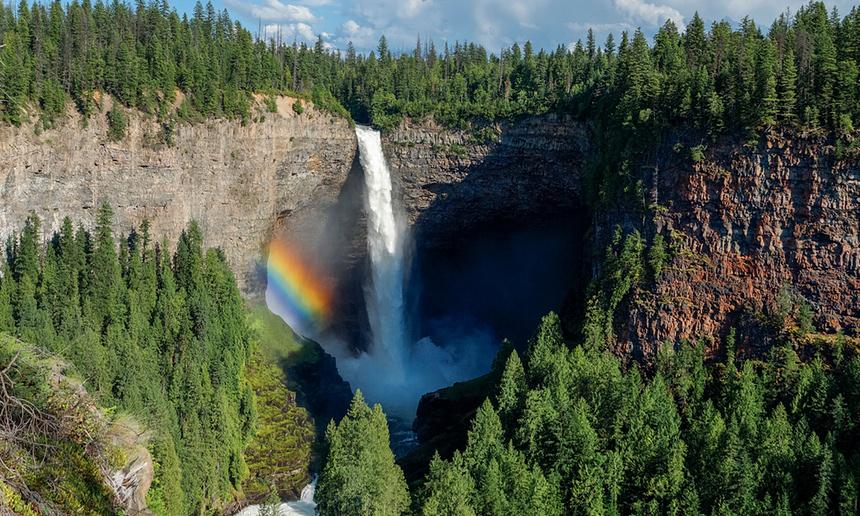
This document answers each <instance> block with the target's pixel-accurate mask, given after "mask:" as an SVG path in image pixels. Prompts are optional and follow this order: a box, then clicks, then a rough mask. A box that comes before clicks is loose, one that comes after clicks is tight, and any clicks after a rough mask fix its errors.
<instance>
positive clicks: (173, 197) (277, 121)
mask: <svg viewBox="0 0 860 516" xmlns="http://www.w3.org/2000/svg"><path fill="white" fill-rule="evenodd" d="M108 102H109V100H107V99H106V100H105V105H104V106H103V111H106V110H107V109H108ZM292 102H293V100H292V99H289V98H286V97H283V98H280V99H278V101H277V105H278V111H277V113H268V112H262V111H261V112H260V115H262V116H263V117H264V120H262V121H260V120H259V119H258V121H255V122H253V123H249V124H247V125H243V124H242V123H240V122H239V121H226V120H217V121H209V122H206V123H202V124H194V125H189V124H183V125H179V126H178V127H177V128H176V132H175V136H174V143H173V144H172V145H170V146H166V145H163V144H161V143H157V142H158V135H159V131H160V127H159V126H158V125H157V124H156V123H155V122H153V121H151V120H149V119H147V118H144V117H141V116H139V115H130V117H129V128H128V136H127V137H126V138H125V139H124V140H123V141H121V142H118V143H111V142H109V141H107V137H106V134H107V124H106V120H105V117H104V116H103V115H97V116H95V117H92V118H91V119H90V120H89V121H88V123H87V124H84V123H83V122H82V120H81V119H80V117H79V116H77V115H76V114H74V113H73V114H71V115H69V118H68V119H67V120H65V121H64V122H63V123H62V124H61V125H60V126H59V127H58V128H57V129H52V130H49V131H46V132H44V133H42V134H39V135H36V134H35V133H34V132H33V130H32V128H31V127H24V128H14V127H10V126H4V127H2V128H0V238H3V239H5V238H6V237H8V236H9V235H10V234H11V233H12V232H14V231H17V230H19V229H20V227H21V224H22V223H23V221H24V219H25V217H26V216H27V214H28V213H29V212H31V211H32V212H35V213H36V214H37V215H39V217H40V218H41V219H42V221H43V229H44V236H45V238H49V237H50V233H51V232H52V231H54V230H56V229H57V228H58V227H59V225H60V224H61V222H62V219H63V217H65V216H69V217H71V218H72V220H74V221H81V222H82V223H83V224H84V225H86V226H92V225H93V224H94V219H95V212H96V211H97V208H98V207H99V205H100V204H101V203H103V202H108V203H110V204H111V205H112V207H113V209H114V212H115V214H116V224H115V228H114V229H115V230H116V232H118V233H126V232H128V231H129V230H130V229H131V228H132V227H133V226H136V225H139V224H140V223H141V222H142V221H143V220H144V219H149V221H150V223H151V231H152V232H153V234H154V235H155V236H156V237H158V238H161V237H167V238H168V239H169V240H171V241H174V240H175V239H176V237H177V236H178V235H179V233H180V232H181V231H182V230H183V229H184V228H185V227H186V226H187V224H188V222H189V221H191V220H192V219H194V220H197V221H198V222H199V224H200V225H201V227H202V229H203V234H204V235H205V245H207V246H213V247H216V246H217V247H220V248H222V249H223V250H224V253H225V255H226V257H227V260H228V261H229V263H230V264H231V266H232V267H233V268H234V271H235V272H236V275H237V278H238V280H239V283H240V286H241V287H242V288H243V290H244V291H245V292H246V293H248V292H254V291H259V290H260V284H259V282H258V281H257V280H258V279H259V278H258V276H257V275H256V274H255V263H256V261H257V260H258V258H259V256H260V252H261V249H262V248H263V246H264V245H265V243H266V242H267V241H268V240H269V237H270V235H271V232H272V231H273V230H274V229H275V228H276V227H277V225H278V224H279V221H283V220H284V219H285V218H287V217H288V216H289V215H290V214H298V213H302V212H305V211H312V210H317V209H320V208H322V207H325V206H327V205H331V204H333V203H334V202H335V201H336V200H337V197H338V194H339V192H340V187H341V185H342V184H343V183H344V181H346V177H347V174H348V172H349V169H350V166H351V164H352V161H353V157H354V155H355V149H356V142H355V136H354V134H353V131H352V127H351V126H350V124H349V123H348V122H347V121H346V120H344V119H341V118H337V117H333V116H331V115H328V114H326V113H323V112H320V111H317V110H314V109H313V108H312V107H310V106H309V107H308V108H306V109H305V111H304V113H303V114H302V115H297V114H296V113H295V112H294V111H293V110H292V109H291V105H292Z"/></svg>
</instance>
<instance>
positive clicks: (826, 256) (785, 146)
mask: <svg viewBox="0 0 860 516" xmlns="http://www.w3.org/2000/svg"><path fill="white" fill-rule="evenodd" d="M651 186H652V195H653V196H654V197H655V199H656V201H657V204H658V208H657V210H656V216H655V227H654V228H653V229H654V230H657V231H660V232H662V233H663V234H664V235H666V236H668V237H669V240H670V241H671V242H672V244H673V246H674V247H675V248H676V249H677V252H676V255H675V258H674V259H673V261H672V263H671V266H670V267H669V269H668V270H667V271H666V272H665V273H664V274H663V276H662V277H661V278H660V280H659V281H658V282H657V284H656V286H655V287H654V289H653V291H651V292H644V293H642V294H641V295H640V296H639V297H638V299H636V300H635V301H634V307H633V310H632V314H631V317H630V319H629V322H628V323H627V325H626V328H625V331H624V332H623V333H622V342H621V350H622V351H626V352H631V351H632V352H634V354H638V353H642V354H644V355H645V356H653V352H654V351H655V349H656V346H657V345H658V344H659V343H662V342H665V341H669V342H678V341H680V340H683V339H695V338H706V339H708V338H710V339H712V345H711V349H712V350H714V349H716V348H717V343H718V339H719V337H720V336H723V335H725V333H726V332H727V330H728V328H729V326H733V325H737V324H739V323H740V322H741V315H743V314H756V313H762V312H767V311H769V310H770V308H769V307H772V306H774V304H775V301H776V297H777V296H778V294H779V293H780V291H781V290H782V289H783V288H786V287H787V288H790V289H792V290H793V292H794V294H795V295H799V296H802V297H803V298H804V299H805V300H806V301H807V302H809V303H810V304H811V306H812V308H813V310H814V313H815V317H814V322H815V324H816V326H817V328H818V329H819V330H821V331H824V332H839V331H841V332H845V333H846V334H849V335H857V334H858V333H860V204H858V203H860V159H858V158H857V157H856V155H855V157H850V158H844V159H839V158H838V157H837V154H836V149H835V144H834V142H833V141H832V140H830V139H827V138H825V137H823V136H815V135H801V134H793V133H790V132H783V133H771V134H767V135H765V136H763V137H762V139H761V141H760V142H759V144H758V145H757V146H754V147H753V146H748V145H744V144H743V143H742V142H740V141H734V140H729V141H723V142H721V143H720V144H719V145H716V146H714V147H713V148H711V149H709V150H708V152H707V153H706V157H705V159H704V160H703V161H701V162H699V163H690V161H689V158H687V157H686V156H678V157H676V158H675V159H674V160H670V161H669V164H668V166H665V167H663V170H662V171H660V172H659V173H658V174H657V175H656V176H655V177H654V180H653V184H652V185H651ZM771 311H772V310H771ZM741 344H744V343H741ZM748 344H751V345H755V344H756V343H755V342H749V343H748Z"/></svg>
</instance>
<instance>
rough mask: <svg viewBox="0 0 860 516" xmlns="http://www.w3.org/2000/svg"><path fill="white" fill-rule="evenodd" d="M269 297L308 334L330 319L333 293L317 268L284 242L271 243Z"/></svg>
mask: <svg viewBox="0 0 860 516" xmlns="http://www.w3.org/2000/svg"><path fill="white" fill-rule="evenodd" d="M266 278H267V279H268V288H267V289H266V301H267V302H268V304H269V308H270V309H272V310H273V311H274V312H275V313H277V314H278V315H280V316H281V317H282V318H283V319H284V320H285V321H286V322H287V324H289V325H290V326H291V327H292V328H293V329H294V330H295V331H297V332H299V333H302V334H307V333H309V332H315V331H318V330H320V329H321V328H322V327H323V326H324V325H325V323H326V322H327V321H328V317H329V313H330V309H331V296H330V293H329V290H328V288H327V286H326V284H325V283H324V282H323V281H322V280H321V279H320V276H319V274H318V273H317V271H315V270H313V269H312V268H311V267H310V266H308V264H306V263H305V262H304V261H303V260H302V258H301V256H299V254H298V253H296V252H295V251H294V250H293V249H291V248H290V247H289V246H288V245H287V244H286V243H285V242H282V241H279V240H275V241H273V242H272V243H271V244H270V245H269V260H268V262H267V264H266Z"/></svg>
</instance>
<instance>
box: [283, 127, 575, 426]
mask: <svg viewBox="0 0 860 516" xmlns="http://www.w3.org/2000/svg"><path fill="white" fill-rule="evenodd" d="M356 134H357V136H358V139H359V150H360V152H359V157H360V163H361V170H362V171H363V174H362V178H361V180H360V181H359V180H358V179H356V180H354V181H352V182H351V185H352V186H351V187H350V188H351V192H352V193H351V195H350V196H349V197H345V198H344V199H342V200H341V201H340V202H339V203H338V205H339V206H340V207H341V209H340V211H338V210H337V209H334V210H333V211H332V213H334V215H332V216H331V217H330V218H328V220H327V221H318V222H317V223H316V224H311V225H307V224H306V227H312V228H313V231H304V232H303V233H304V235H303V238H302V239H301V241H300V242H297V241H296V239H295V238H293V244H294V245H293V247H299V248H301V249H299V250H297V251H296V253H295V254H296V255H300V256H303V257H304V259H305V261H306V262H308V263H313V264H314V265H315V266H316V267H307V269H308V270H309V271H312V272H314V273H315V274H314V276H316V275H317V274H318V275H320V276H326V275H327V276H328V278H325V277H320V278H317V277H311V278H309V277H307V276H305V277H303V278H301V281H300V282H301V283H302V284H303V285H304V286H307V285H315V284H317V283H318V284H319V285H330V286H331V288H332V289H333V290H332V294H333V295H332V296H331V298H332V299H333V300H334V301H333V302H332V306H331V307H330V308H331V311H332V312H334V313H333V314H332V318H331V319H330V320H327V321H325V323H324V324H317V325H309V324H304V325H299V324H295V317H292V315H291V310H290V309H291V308H293V307H291V306H289V305H290V303H291V302H292V301H296V300H298V302H299V304H301V301H302V295H301V292H299V293H297V294H295V295H288V296H280V297H279V298H278V297H276V296H272V295H270V294H271V290H272V288H273V287H272V285H274V286H275V288H276V287H277V286H278V284H279V283H281V284H283V283H284V282H283V281H280V282H279V281H277V280H278V279H279V278H272V277H271V276H270V282H269V285H270V288H269V290H268V291H267V300H268V301H269V308H270V309H271V310H272V311H273V312H275V313H278V314H279V315H281V317H282V318H284V319H285V320H287V322H288V323H290V324H291V326H292V327H293V329H294V330H296V331H298V332H299V333H301V334H302V335H304V336H306V337H309V338H311V339H314V340H316V341H317V342H319V343H320V344H321V345H322V347H323V348H324V349H325V350H326V351H327V352H328V353H330V354H331V355H333V356H334V357H335V359H336V363H337V368H338V371H339V373H340V375H341V376H342V377H343V378H344V380H346V381H347V382H349V384H350V386H351V387H352V389H353V390H356V389H361V391H362V392H363V394H364V396H365V398H366V399H367V400H368V401H369V402H370V403H380V404H381V405H382V406H383V408H384V410H385V411H386V413H387V414H388V415H389V416H392V417H394V418H396V419H399V420H401V421H403V422H406V423H409V422H411V421H412V420H413V419H414V417H415V413H416V408H417V405H418V402H419V400H420V398H421V396H422V395H424V394H425V393H428V392H432V391H435V390H438V389H441V388H443V387H447V386H449V385H451V384H453V383H456V382H459V381H464V380H469V379H472V378H475V377H477V376H480V375H482V374H485V373H486V372H488V371H489V369H490V367H491V365H492V362H493V359H494V358H495V355H496V353H497V351H498V349H499V347H500V345H501V343H502V340H503V339H504V338H508V339H511V340H513V341H514V342H515V344H518V345H520V346H521V347H522V346H524V344H525V341H526V340H527V338H528V337H529V335H530V334H531V332H532V331H533V330H534V328H535V326H536V324H537V323H538V321H539V320H540V317H541V316H542V315H544V314H545V313H546V312H548V311H549V310H558V309H560V308H561V306H562V304H563V303H564V298H565V295H566V293H567V292H568V291H569V290H570V287H571V285H572V284H573V283H574V281H575V276H576V267H575V266H573V264H574V263H575V262H576V258H575V257H576V256H577V244H578V242H577V240H576V238H574V235H581V232H580V231H575V230H573V229H572V228H571V224H569V223H561V224H559V223H553V224H546V223H544V222H542V221H537V220H527V221H520V223H519V224H506V225H496V226H493V227H482V228H478V229H476V230H474V231H473V232H471V233H470V234H468V235H456V240H452V241H451V242H450V243H449V245H448V246H446V247H444V248H436V249H431V250H428V249H424V248H422V246H421V245H420V244H421V243H420V242H413V241H412V239H411V235H410V234H409V227H408V225H407V224H406V221H405V216H404V213H403V210H402V207H401V206H400V204H399V199H397V198H396V197H395V196H394V194H393V189H392V185H391V177H390V171H389V170H388V167H387V164H386V163H385V158H384V155H383V153H382V147H381V142H380V138H379V134H378V133H377V132H376V131H373V130H372V129H369V128H363V127H361V126H359V127H357V129H356ZM359 183H361V184H360V187H359ZM356 194H358V195H360V196H361V198H362V204H363V206H362V208H363V210H362V212H363V214H364V215H365V217H366V218H365V226H366V232H364V236H365V242H364V243H363V245H364V246H366V250H367V261H366V263H365V266H364V267H354V266H353V267H347V268H345V267H343V266H342V265H339V264H338V263H337V262H336V260H333V259H332V257H335V256H337V255H338V252H337V250H338V249H347V248H349V247H348V246H349V245H354V242H353V244H350V238H349V236H348V235H347V234H338V233H337V232H334V233H333V234H332V233H329V232H326V231H325V229H324V228H326V227H327V226H329V223H330V222H332V221H335V222H338V221H345V220H355V217H354V216H349V215H344V211H345V210H344V209H343V207H348V212H349V213H355V211H356V199H355V198H356ZM561 220H568V219H567V218H561ZM341 231H342V230H341ZM269 270H270V272H271V271H272V270H273V267H272V263H271V258H270V263H269ZM272 280H275V281H272ZM356 285H360V287H359V288H358V289H356V288H355V286H356ZM282 299H287V300H288V302H287V303H283V302H279V300H282ZM344 307H351V311H350V312H349V313H347V312H346V310H344ZM292 311H293V312H295V311H296V310H292ZM356 314H360V316H357V315H356ZM356 335H358V337H356ZM357 341H358V342H357Z"/></svg>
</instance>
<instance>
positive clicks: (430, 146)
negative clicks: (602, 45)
mask: <svg viewBox="0 0 860 516" xmlns="http://www.w3.org/2000/svg"><path fill="white" fill-rule="evenodd" d="M588 141H589V140H588V136H587V132H586V128H585V126H584V125H583V124H580V123H578V122H575V121H573V120H572V119H569V118H564V117H559V116H556V115H545V116H540V117H531V118H526V119H523V120H519V121H516V122H505V123H499V124H495V125H491V126H487V127H484V128H481V129H478V130H470V131H456V130H448V129H443V128H441V127H439V126H436V125H434V124H432V123H424V124H420V125H416V124H411V123H405V124H403V125H401V126H400V127H399V128H398V129H397V130H395V131H393V132H392V133H390V134H386V135H384V138H383V147H384V149H385V154H386V158H387V159H388V164H389V167H390V168H391V171H392V176H393V180H394V181H395V182H396V185H395V188H396V189H398V190H399V194H400V198H401V199H402V200H403V203H404V206H405V208H406V213H407V217H408V219H409V223H410V224H411V225H412V226H413V229H414V231H415V240H416V242H418V243H419V244H418V245H420V246H429V247H436V246H440V245H441V246H444V245H448V244H451V243H456V240H457V239H458V238H460V237H463V236H465V235H468V234H469V233H470V232H471V231H473V230H475V229H478V228H480V227H481V226H482V225H484V224H491V223H492V224H495V223H499V222H506V221H507V222H510V221H523V220H525V221H531V222H532V223H535V224H540V222H541V221H545V220H548V219H551V218H554V217H557V216H558V215H559V214H561V213H566V212H571V211H574V210H579V209H581V206H582V202H581V188H580V187H581V178H582V169H583V165H584V162H585V157H586V155H587V153H588V147H589V145H588Z"/></svg>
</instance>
